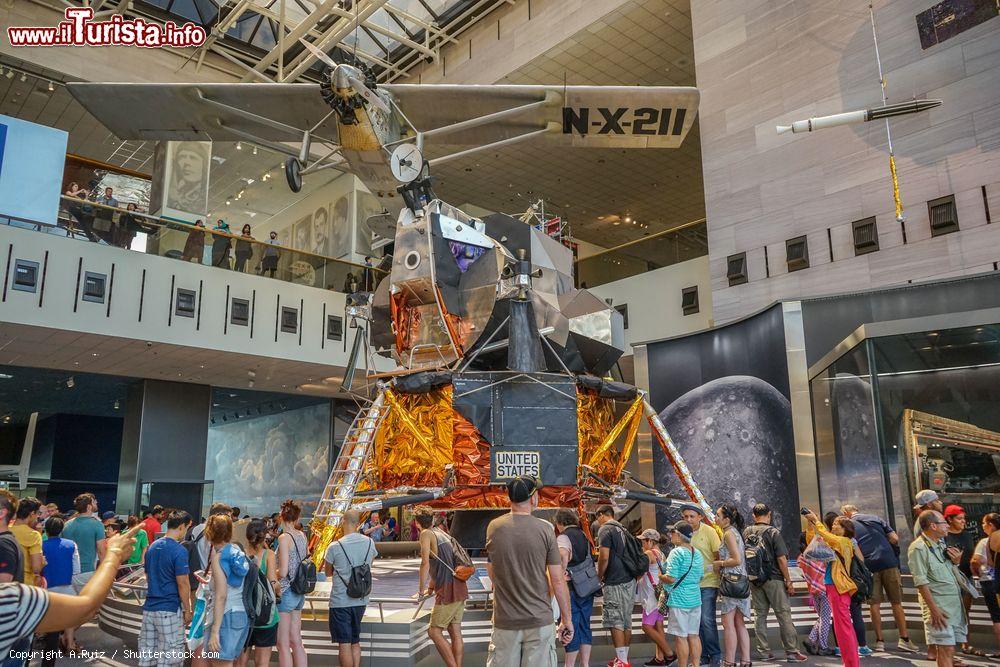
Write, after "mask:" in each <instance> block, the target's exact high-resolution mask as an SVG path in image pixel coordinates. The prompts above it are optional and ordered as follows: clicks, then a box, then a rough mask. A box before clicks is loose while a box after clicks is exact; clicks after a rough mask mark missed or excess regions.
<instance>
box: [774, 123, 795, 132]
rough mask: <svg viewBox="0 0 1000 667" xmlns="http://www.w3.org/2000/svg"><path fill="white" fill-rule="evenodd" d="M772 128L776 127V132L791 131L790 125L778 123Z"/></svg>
mask: <svg viewBox="0 0 1000 667" xmlns="http://www.w3.org/2000/svg"><path fill="white" fill-rule="evenodd" d="M774 129H776V130H777V131H778V134H784V133H785V132H791V131H792V126H791V125H779V126H777V127H776V128H774Z"/></svg>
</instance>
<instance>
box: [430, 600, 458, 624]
mask: <svg viewBox="0 0 1000 667" xmlns="http://www.w3.org/2000/svg"><path fill="white" fill-rule="evenodd" d="M464 615H465V600H459V601H458V602H451V603H449V604H435V605H434V609H433V611H431V625H432V626H434V627H435V628H447V627H448V626H449V625H452V624H455V625H461V623H462V616H464Z"/></svg>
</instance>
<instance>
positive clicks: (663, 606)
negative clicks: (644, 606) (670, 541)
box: [657, 547, 694, 618]
mask: <svg viewBox="0 0 1000 667" xmlns="http://www.w3.org/2000/svg"><path fill="white" fill-rule="evenodd" d="M689 549H691V561H690V562H689V563H688V569H687V572H685V573H684V574H682V575H681V578H680V579H678V580H677V581H675V582H674V583H673V584H671V587H670V588H667V587H666V586H663V587H662V588H661V589H660V599H659V605H658V607H657V611H659V612H660V614H661V615H662V616H663V617H664V618H666V617H667V615H668V614H669V613H670V591H671V589H673V588H677V587H678V586H680V585H681V582H682V581H684V578H685V577H686V576H688V575H689V574H690V573H691V568H692V567H694V547H689ZM664 574H666V573H664Z"/></svg>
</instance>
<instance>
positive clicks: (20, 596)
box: [0, 583, 49, 655]
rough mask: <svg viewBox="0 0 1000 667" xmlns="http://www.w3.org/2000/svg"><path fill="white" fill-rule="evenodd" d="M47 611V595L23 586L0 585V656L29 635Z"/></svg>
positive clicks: (41, 590) (33, 588) (42, 591)
mask: <svg viewBox="0 0 1000 667" xmlns="http://www.w3.org/2000/svg"><path fill="white" fill-rule="evenodd" d="M48 609H49V594H48V592H47V591H45V590H44V589H41V588H35V587H34V586H25V585H24V584H15V583H8V584H0V655H6V654H7V653H8V652H9V651H10V647H11V646H13V645H14V642H16V641H17V640H18V639H21V638H22V637H27V636H29V635H31V634H32V633H33V632H34V631H35V628H36V627H38V624H39V623H40V622H41V621H42V616H44V615H45V612H46V611H48Z"/></svg>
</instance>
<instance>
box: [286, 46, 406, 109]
mask: <svg viewBox="0 0 1000 667" xmlns="http://www.w3.org/2000/svg"><path fill="white" fill-rule="evenodd" d="M299 41H300V42H301V43H302V46H304V47H306V50H307V51H309V53H311V54H313V55H314V56H316V57H317V58H319V59H320V61H322V62H323V63H324V64H325V65H327V66H328V67H330V68H331V69H332V70H333V71H334V72H337V71H338V70H340V69H341V68H344V69H345V72H344V76H345V78H346V79H347V82H348V84H349V85H350V87H351V89H352V90H353V91H354V92H355V93H357V94H358V95H360V96H361V98H362V99H364V100H365V101H366V102H368V103H369V104H371V105H372V106H373V107H375V108H376V109H378V110H379V111H381V112H382V113H385V114H389V113H390V110H389V105H388V104H386V103H385V102H384V101H383V100H382V98H381V97H379V96H378V95H376V94H375V91H374V90H372V89H371V88H369V87H368V86H367V85H365V82H364V81H362V80H361V79H359V78H357V77H356V76H354V75H353V74H351V70H352V69H353V68H348V67H347V66H346V65H341V64H339V63H337V62H336V61H335V60H334V59H333V58H331V57H330V56H329V55H327V54H326V53H324V52H323V51H322V50H321V49H318V48H317V47H316V46H315V45H313V44H310V43H309V42H307V41H306V40H304V39H301V38H299ZM354 71H356V70H354Z"/></svg>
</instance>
